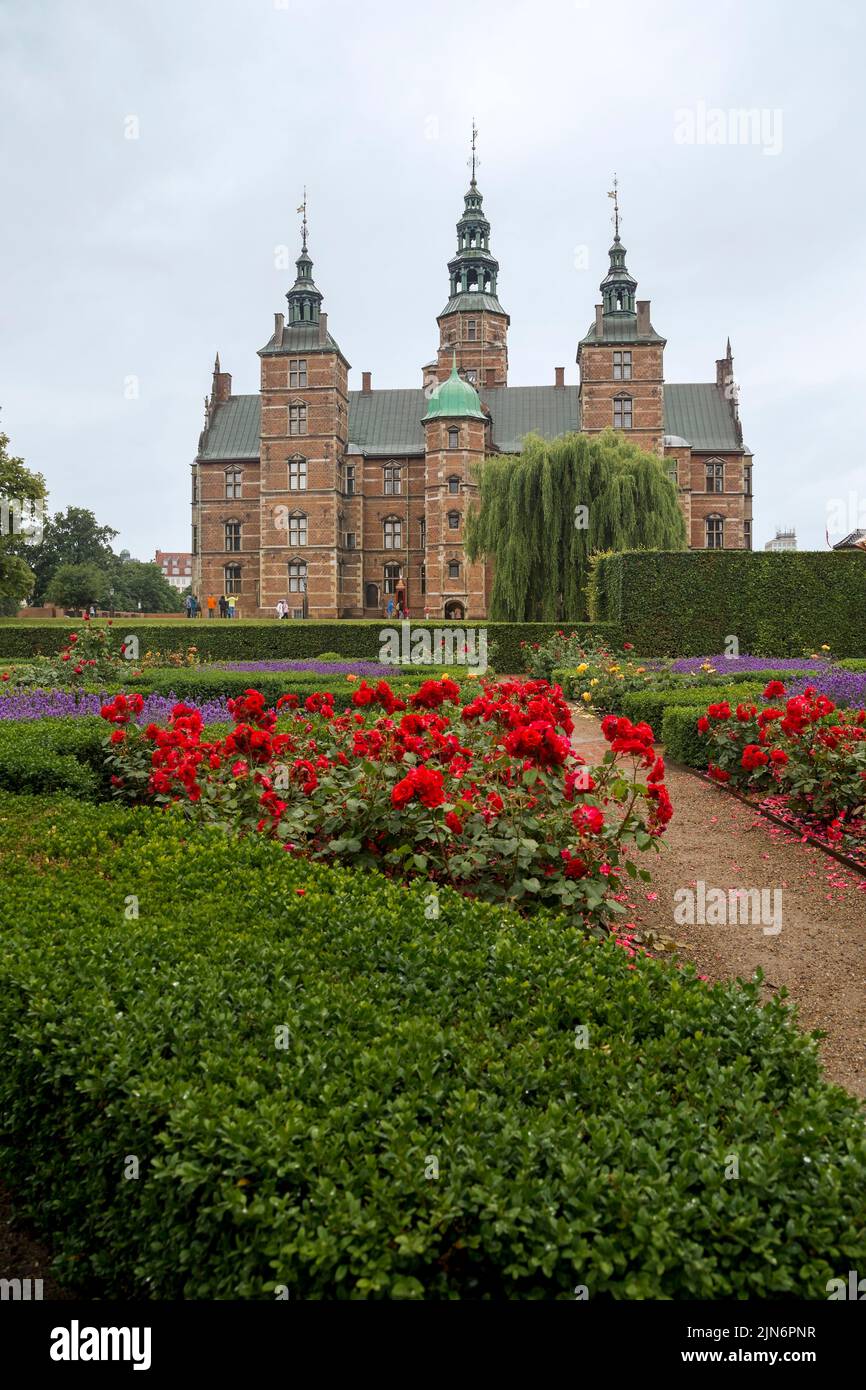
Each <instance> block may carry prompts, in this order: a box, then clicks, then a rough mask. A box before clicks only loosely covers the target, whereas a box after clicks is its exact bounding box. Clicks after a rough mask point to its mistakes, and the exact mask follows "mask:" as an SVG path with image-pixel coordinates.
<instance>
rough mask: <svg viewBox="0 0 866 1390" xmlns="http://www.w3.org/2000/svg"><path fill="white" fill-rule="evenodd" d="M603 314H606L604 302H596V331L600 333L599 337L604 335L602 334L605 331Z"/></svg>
mask: <svg viewBox="0 0 866 1390" xmlns="http://www.w3.org/2000/svg"><path fill="white" fill-rule="evenodd" d="M603 315H604V306H603V305H602V304H596V306H595V331H596V333H597V334H598V336H599V338H600V337H601V336H602V334H603V332H604V320H603Z"/></svg>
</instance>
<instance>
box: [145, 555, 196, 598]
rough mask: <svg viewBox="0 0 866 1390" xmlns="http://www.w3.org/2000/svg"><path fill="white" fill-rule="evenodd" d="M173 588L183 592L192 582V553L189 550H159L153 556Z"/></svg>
mask: <svg viewBox="0 0 866 1390" xmlns="http://www.w3.org/2000/svg"><path fill="white" fill-rule="evenodd" d="M153 562H154V564H155V565H159V567H160V569H161V570H162V572H163V575H164V577H165V578H166V579H167V580H168V582H169V584H170V585H171V587H172V588H173V589H177V590H178V592H179V593H183V590H184V589H188V588H189V586H190V585H191V583H192V554H191V553H190V552H189V551H187V550H158V551H157V552H156V554H155V556H154V557H153Z"/></svg>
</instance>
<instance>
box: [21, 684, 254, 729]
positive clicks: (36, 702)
mask: <svg viewBox="0 0 866 1390" xmlns="http://www.w3.org/2000/svg"><path fill="white" fill-rule="evenodd" d="M110 698H111V696H109V695H94V694H86V693H84V692H83V691H79V690H16V691H11V692H10V693H9V694H8V695H5V694H4V695H0V719H69V718H72V719H82V718H85V717H86V716H88V715H91V716H92V715H98V714H99V711H100V710H101V709H102V706H103V705H104V704H105V703H106V701H107V700H109V699H110ZM176 704H177V697H176V696H175V695H148V696H146V697H145V701H144V708H143V710H142V712H141V714H140V716H139V721H140V722H141V723H142V724H149V723H151V722H153V723H154V724H164V723H165V722H166V721H167V720H168V717H169V715H170V714H171V710H172V706H173V705H176ZM196 708H197V709H199V710H201V713H202V717H203V719H204V722H205V723H206V724H220V723H222V724H231V723H232V722H233V721H232V718H231V715H230V714H229V712H228V709H227V707H226V702H225V700H200V701H199V702H198V704H197V705H196Z"/></svg>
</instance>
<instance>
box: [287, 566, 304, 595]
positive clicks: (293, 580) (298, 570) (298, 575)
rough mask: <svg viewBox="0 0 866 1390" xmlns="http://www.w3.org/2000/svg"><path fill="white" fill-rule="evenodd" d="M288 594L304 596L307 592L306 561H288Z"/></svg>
mask: <svg viewBox="0 0 866 1390" xmlns="http://www.w3.org/2000/svg"><path fill="white" fill-rule="evenodd" d="M288 570H289V593H290V594H305V593H306V592H307V562H306V560H290V561H289V566H288Z"/></svg>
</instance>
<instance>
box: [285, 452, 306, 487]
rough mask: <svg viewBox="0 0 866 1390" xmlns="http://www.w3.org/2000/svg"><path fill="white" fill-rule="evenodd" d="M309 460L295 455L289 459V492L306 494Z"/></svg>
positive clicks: (300, 455) (301, 455)
mask: <svg viewBox="0 0 866 1390" xmlns="http://www.w3.org/2000/svg"><path fill="white" fill-rule="evenodd" d="M306 490H307V460H306V459H305V458H304V456H303V454H293V456H292V457H291V458H290V459H289V491H290V492H306Z"/></svg>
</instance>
